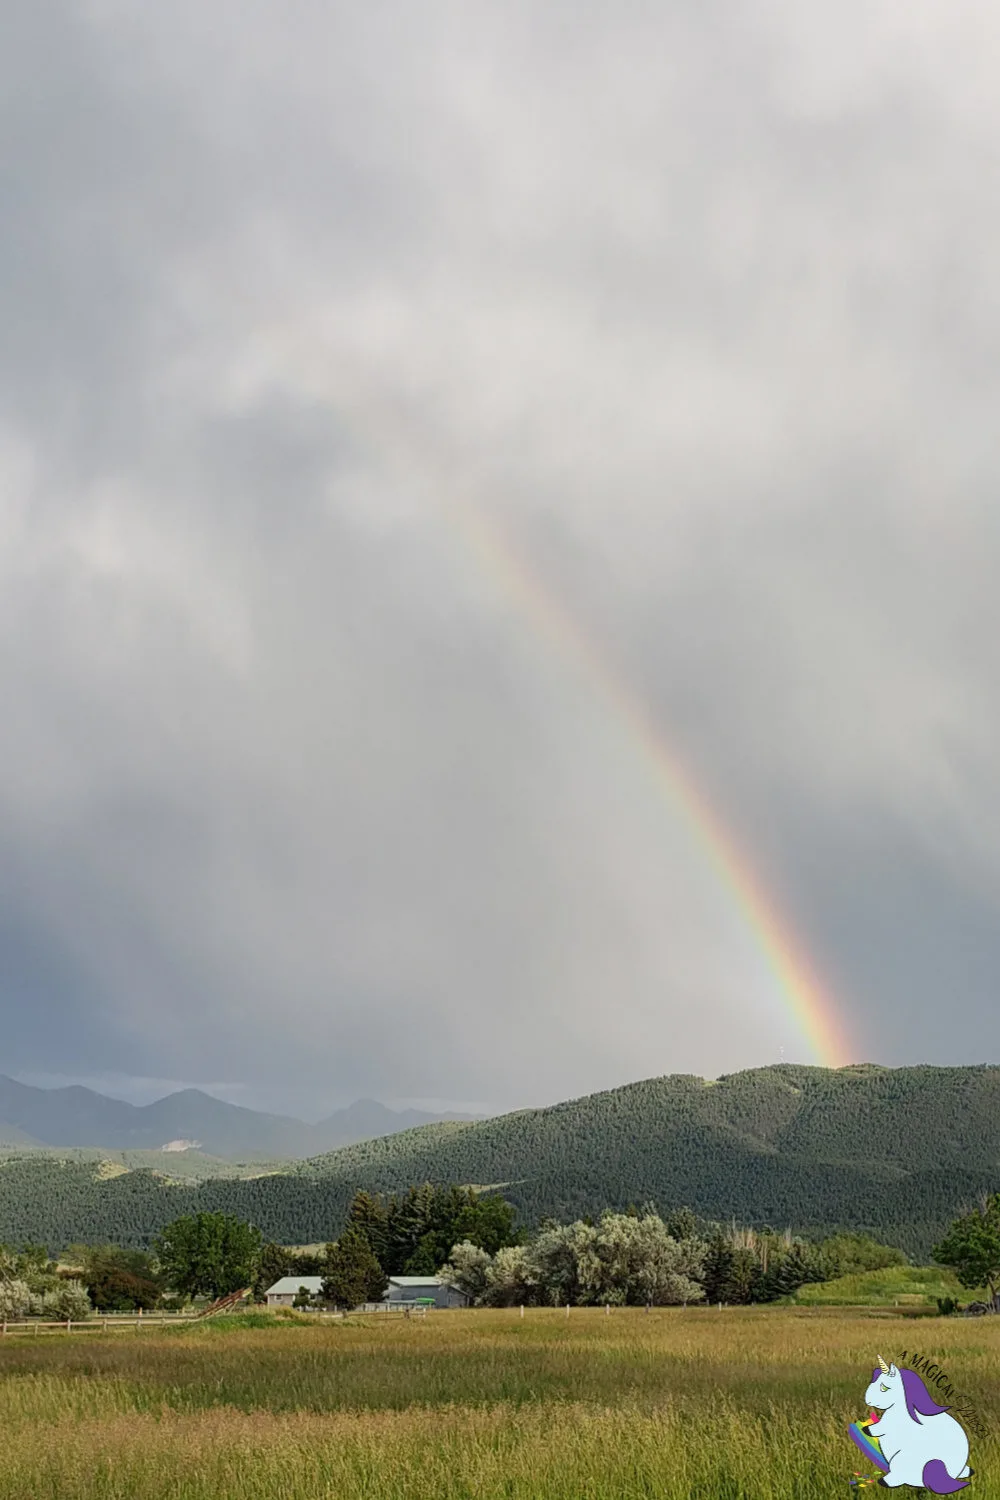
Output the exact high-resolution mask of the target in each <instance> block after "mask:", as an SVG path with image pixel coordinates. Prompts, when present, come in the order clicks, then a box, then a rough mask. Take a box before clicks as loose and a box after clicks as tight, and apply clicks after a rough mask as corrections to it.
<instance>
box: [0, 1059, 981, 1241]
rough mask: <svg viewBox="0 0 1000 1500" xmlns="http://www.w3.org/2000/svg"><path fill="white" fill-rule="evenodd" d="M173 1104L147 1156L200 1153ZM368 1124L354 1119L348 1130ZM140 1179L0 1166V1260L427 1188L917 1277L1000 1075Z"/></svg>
mask: <svg viewBox="0 0 1000 1500" xmlns="http://www.w3.org/2000/svg"><path fill="white" fill-rule="evenodd" d="M57 1092H59V1093H63V1094H64V1093H70V1092H73V1091H71V1090H60V1091H57ZM80 1092H83V1093H86V1091H80ZM45 1097H49V1096H48V1095H46V1096H45ZM91 1097H92V1098H93V1097H99V1096H91ZM184 1097H185V1096H183V1095H181V1096H178V1095H174V1096H173V1099H172V1100H162V1101H160V1105H152V1106H150V1107H149V1108H150V1109H151V1110H153V1111H156V1110H158V1109H161V1107H162V1106H165V1105H168V1104H169V1105H172V1106H173V1107H174V1108H175V1109H176V1110H177V1111H178V1112H177V1113H175V1114H172V1115H165V1114H162V1113H161V1114H159V1115H154V1118H155V1119H156V1120H157V1122H158V1124H157V1139H158V1141H159V1144H160V1145H163V1144H164V1143H165V1142H166V1141H169V1140H172V1139H175V1138H178V1137H189V1138H194V1139H198V1140H202V1141H205V1140H206V1139H207V1138H208V1131H207V1130H205V1129H204V1128H203V1122H202V1120H201V1119H200V1118H199V1120H198V1121H197V1122H195V1123H194V1124H192V1122H191V1120H190V1117H189V1116H188V1115H187V1114H186V1113H184V1111H183V1109H182V1108H181V1107H180V1106H177V1105H176V1104H175V1101H176V1100H177V1099H178V1098H181V1099H182V1100H183V1099H184ZM199 1097H200V1098H201V1099H202V1100H205V1102H206V1105H212V1106H214V1107H215V1108H217V1109H219V1110H233V1113H234V1114H235V1115H237V1116H242V1115H244V1114H247V1115H251V1118H253V1116H252V1112H251V1111H242V1110H234V1109H233V1106H229V1105H220V1104H219V1102H218V1101H217V1100H206V1099H205V1096H204V1095H201V1096H198V1095H197V1094H196V1095H195V1098H199ZM102 1103H103V1104H107V1103H109V1101H107V1100H105V1101H102ZM119 1107H120V1108H123V1109H128V1106H119ZM0 1113H2V1110H0ZM344 1113H345V1114H347V1115H351V1111H345V1112H344ZM134 1115H138V1116H139V1117H140V1119H145V1118H147V1117H148V1111H143V1110H137V1111H134ZM133 1117H134V1116H133V1115H130V1116H127V1118H129V1119H132V1118H133ZM19 1118H20V1119H21V1120H24V1121H25V1122H26V1124H27V1123H28V1121H27V1117H26V1116H24V1115H22V1116H20V1117H19ZM256 1118H257V1119H261V1118H265V1119H266V1118H268V1117H261V1116H257V1117H256ZM334 1118H336V1117H334ZM383 1119H384V1116H381V1115H369V1116H366V1117H365V1122H364V1123H365V1127H366V1128H370V1126H371V1125H372V1124H377V1123H378V1122H380V1121H381V1120H383ZM396 1119H397V1121H398V1119H399V1117H398V1116H397V1117H396ZM280 1123H284V1124H286V1125H288V1126H292V1125H295V1124H296V1122H294V1121H288V1122H280ZM324 1123H326V1122H324ZM66 1128H67V1127H66V1126H63V1127H62V1129H63V1131H64V1132H65V1129H66ZM298 1128H300V1129H308V1127H301V1126H300V1127H298ZM315 1128H316V1129H317V1130H318V1129H320V1128H321V1127H319V1126H317V1127H315ZM95 1129H96V1126H93V1125H92V1126H91V1127H90V1128H89V1129H88V1132H87V1133H88V1134H89V1135H91V1136H92V1135H93V1132H94V1130H95ZM31 1133H32V1134H36V1132H35V1131H32V1132H31ZM291 1138H292V1137H291V1133H289V1136H288V1137H287V1141H288V1142H290V1141H291ZM216 1139H217V1145H216V1149H218V1140H219V1139H220V1138H216ZM223 1144H226V1145H230V1146H231V1144H232V1140H229V1141H226V1140H224V1139H223ZM263 1144H264V1143H263V1141H261V1145H262V1146H263ZM267 1152H268V1153H269V1154H271V1155H273V1154H274V1137H271V1138H270V1139H269V1142H268V1144H267ZM159 1159H160V1160H161V1161H162V1163H163V1165H162V1168H159V1167H158V1168H157V1171H156V1172H152V1171H149V1170H148V1169H146V1170H143V1169H142V1168H143V1167H145V1166H146V1164H147V1162H148V1158H143V1160H142V1161H141V1162H140V1161H139V1160H136V1159H132V1160H126V1161H125V1162H120V1163H119V1164H117V1165H116V1166H114V1167H112V1166H111V1165H110V1164H109V1163H104V1164H97V1163H95V1162H94V1161H92V1160H91V1161H83V1160H80V1159H69V1160H65V1161H53V1160H51V1159H50V1160H44V1159H39V1158H37V1157H36V1158H34V1159H32V1158H30V1157H28V1156H27V1155H26V1154H23V1153H22V1154H21V1155H20V1157H18V1155H17V1153H16V1152H10V1153H8V1159H7V1160H6V1161H0V1242H7V1243H20V1242H22V1241H31V1242H34V1243H45V1244H48V1245H49V1246H50V1248H53V1249H60V1248H62V1247H64V1246H66V1245H68V1244H72V1243H73V1242H75V1241H90V1242H92V1243H93V1242H99V1241H103V1240H113V1241H116V1242H118V1243H121V1244H131V1245H141V1244H147V1243H149V1241H150V1239H151V1237H152V1236H153V1235H154V1234H155V1233H156V1232H157V1231H158V1230H159V1229H161V1228H162V1227H163V1225H164V1224H167V1223H169V1222H170V1220H171V1219H172V1218H174V1217H176V1216H177V1215H178V1214H182V1213H192V1212H196V1211H198V1210H200V1209H222V1210H224V1211H225V1212H227V1213H234V1214H238V1215H239V1216H240V1217H242V1218H245V1219H247V1220H250V1221H251V1222H253V1223H255V1224H257V1225H258V1226H259V1228H260V1229H261V1230H262V1231H263V1233H264V1234H265V1235H266V1236H267V1237H269V1238H272V1239H275V1240H279V1241H281V1242H282V1243H284V1244H290V1245H294V1244H309V1243H313V1242H316V1241H320V1240H328V1239H330V1238H332V1237H334V1236H335V1235H337V1234H338V1233H339V1232H340V1229H341V1227H342V1225H343V1223H344V1217H345V1214H346V1211H347V1206H348V1204H349V1202H350V1200H351V1197H352V1196H353V1194H354V1192H355V1191H356V1190H357V1189H358V1188H359V1187H363V1188H367V1189H369V1190H372V1191H382V1192H393V1191H398V1190H401V1189H405V1188H406V1187H407V1186H408V1185H409V1184H411V1183H421V1182H426V1181H434V1182H455V1183H464V1184H470V1185H475V1186H480V1187H484V1188H490V1187H492V1188H499V1189H501V1190H502V1191H503V1193H504V1196H505V1197H507V1198H509V1199H510V1200H511V1201H512V1202H513V1203H514V1204H515V1205H516V1207H517V1209H518V1211H519V1213H520V1215H521V1218H522V1221H523V1222H524V1223H526V1224H528V1225H533V1224H537V1223H539V1222H540V1221H541V1220H542V1219H544V1218H545V1217H548V1216H552V1217H554V1218H559V1219H563V1220H565V1219H570V1218H576V1217H578V1216H584V1215H594V1214H599V1213H600V1212H601V1210H602V1209H604V1208H615V1209H626V1208H627V1207H628V1206H629V1205H630V1204H634V1205H635V1206H636V1207H637V1208H638V1207H641V1206H642V1205H643V1204H644V1203H646V1202H652V1203H655V1204H656V1205H657V1206H658V1207H659V1208H660V1209H661V1210H662V1211H668V1210H670V1209H673V1208H677V1207H680V1206H681V1205H687V1206H688V1207H690V1208H692V1209H693V1210H694V1211H695V1213H697V1214H699V1215H701V1216H703V1217H704V1218H709V1219H719V1220H729V1219H731V1218H735V1219H737V1220H738V1221H739V1222H741V1223H743V1224H756V1225H758V1226H763V1225H766V1224H770V1225H772V1226H774V1227H775V1228H778V1229H783V1228H785V1227H786V1226H791V1227H792V1228H793V1229H796V1230H800V1231H805V1232H810V1233H826V1232H829V1231H830V1230H834V1229H839V1228H842V1229H855V1230H863V1231H867V1232H870V1233H874V1234H876V1235H877V1236H878V1237H880V1238H881V1239H883V1240H885V1241H887V1242H888V1243H890V1244H896V1245H900V1246H901V1247H902V1248H903V1249H905V1250H907V1251H909V1252H910V1253H911V1254H913V1255H915V1256H920V1257H926V1256H927V1255H928V1254H929V1251H930V1248H931V1246H932V1245H933V1244H934V1243H935V1242H936V1241H937V1240H938V1239H939V1238H940V1236H941V1234H942V1232H943V1230H944V1229H945V1227H946V1226H947V1224H948V1223H949V1221H950V1220H951V1219H952V1218H954V1217H955V1216H956V1215H957V1214H959V1213H961V1212H964V1211H966V1209H967V1208H969V1207H970V1206H972V1205H974V1204H975V1202H976V1200H977V1198H978V1197H979V1195H980V1194H981V1193H983V1192H987V1191H997V1190H1000V1067H995V1066H985V1065H984V1066H980V1067H962V1068H933V1067H915V1068H882V1067H876V1066H874V1065H859V1066H856V1067H849V1068H839V1069H830V1068H811V1067H800V1066H796V1065H792V1064H782V1065H779V1066H776V1067H770V1068H757V1069H753V1070H751V1071H747V1072H743V1073H733V1074H730V1075H728V1076H726V1077H722V1078H719V1079H717V1080H714V1081H713V1080H705V1079H702V1078H695V1077H692V1076H690V1075H686V1074H674V1075H671V1076H669V1077H665V1078H651V1079H647V1080H646V1081H645V1082H642V1083H634V1084H629V1085H628V1086H626V1087H624V1088H619V1089H613V1090H610V1091H609V1092H606V1093H601V1094H590V1095H588V1096H586V1097H585V1098H582V1099H573V1100H570V1101H569V1102H567V1103H565V1104H557V1105H553V1106H552V1107H550V1108H548V1109H529V1110H519V1111H517V1112H516V1113H513V1114H508V1115H501V1116H499V1117H497V1118H495V1119H490V1120H477V1121H472V1122H458V1121H453V1122H450V1123H437V1124H428V1125H423V1126H422V1127H420V1128H418V1129H411V1130H405V1131H403V1132H401V1133H394V1134H391V1135H383V1136H381V1137H379V1138H371V1139H368V1140H365V1141H363V1142H360V1143H357V1144H353V1145H349V1146H344V1147H341V1148H339V1149H337V1150H334V1151H332V1152H329V1153H326V1154H322V1155H318V1156H316V1157H314V1158H313V1159H311V1160H308V1161H298V1162H294V1163H287V1164H286V1165H284V1166H281V1165H280V1164H279V1166H278V1169H277V1170H275V1169H274V1167H273V1166H272V1168H271V1169H269V1170H267V1169H264V1168H260V1169H256V1170H252V1171H250V1170H248V1171H244V1172H242V1173H241V1174H239V1176H237V1174H235V1173H233V1172H229V1173H227V1174H225V1175H224V1174H222V1173H220V1172H218V1169H217V1168H216V1169H215V1171H213V1175H212V1177H211V1178H210V1179H208V1180H201V1181H198V1180H197V1179H196V1178H195V1176H194V1174H193V1173H191V1174H190V1176H189V1181H188V1182H187V1183H186V1184H183V1185H181V1184H178V1183H177V1181H176V1178H177V1176H178V1175H179V1174H178V1173H177V1171H176V1165H177V1164H178V1163H179V1162H184V1161H185V1160H186V1153H170V1152H163V1153H161V1155H160V1158H159ZM192 1165H193V1163H192ZM129 1168H131V1169H129Z"/></svg>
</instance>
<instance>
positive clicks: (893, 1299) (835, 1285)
mask: <svg viewBox="0 0 1000 1500" xmlns="http://www.w3.org/2000/svg"><path fill="white" fill-rule="evenodd" d="M939 1297H940V1298H944V1297H951V1298H952V1299H953V1300H954V1301H956V1302H960V1303H961V1304H962V1306H963V1307H964V1306H965V1305H966V1304H967V1303H969V1302H985V1301H986V1300H987V1299H988V1297H989V1293H988V1292H987V1291H986V1290H985V1288H984V1289H982V1290H980V1291H978V1292H970V1291H967V1290H966V1289H965V1288H964V1287H963V1286H962V1285H961V1284H960V1283H959V1280H958V1278H957V1276H955V1275H954V1274H953V1273H952V1272H951V1271H948V1270H946V1269H945V1268H944V1267H941V1266H886V1268H885V1269H884V1270H881V1271H864V1272H859V1273H858V1274H857V1275H854V1276H838V1278H837V1279H836V1281H821V1282H817V1283H814V1284H813V1285H812V1286H802V1287H799V1289H798V1291H797V1292H796V1293H795V1295H794V1296H793V1297H791V1298H790V1299H789V1300H790V1301H791V1302H792V1303H793V1304H794V1305H795V1306H797V1307H857V1306H860V1305H865V1306H868V1307H894V1306H899V1307H933V1308H936V1307H937V1302H938V1298H939Z"/></svg>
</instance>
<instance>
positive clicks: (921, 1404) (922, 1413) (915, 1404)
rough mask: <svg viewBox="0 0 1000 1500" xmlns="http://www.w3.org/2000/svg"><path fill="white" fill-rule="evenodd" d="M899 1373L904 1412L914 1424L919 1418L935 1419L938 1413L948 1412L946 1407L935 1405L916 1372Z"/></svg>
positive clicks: (905, 1371)
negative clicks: (903, 1398) (901, 1383)
mask: <svg viewBox="0 0 1000 1500" xmlns="http://www.w3.org/2000/svg"><path fill="white" fill-rule="evenodd" d="M899 1373H900V1375H901V1376H902V1379H903V1394H904V1396H905V1397H906V1412H907V1415H908V1416H909V1417H911V1418H912V1419H913V1421H914V1422H916V1421H919V1419H920V1418H921V1417H936V1416H937V1415H938V1413H939V1412H942V1411H947V1410H948V1407H947V1406H939V1405H938V1404H937V1402H936V1401H935V1400H934V1397H933V1396H932V1395H931V1393H930V1391H929V1390H928V1389H927V1387H926V1386H925V1385H924V1382H923V1381H922V1380H921V1378H920V1376H919V1375H918V1374H917V1372H916V1370H900V1372H899Z"/></svg>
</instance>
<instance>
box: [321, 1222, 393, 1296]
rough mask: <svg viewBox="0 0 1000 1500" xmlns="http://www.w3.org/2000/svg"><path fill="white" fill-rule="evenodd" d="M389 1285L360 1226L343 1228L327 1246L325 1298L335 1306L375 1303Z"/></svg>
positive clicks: (324, 1282)
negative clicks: (332, 1242)
mask: <svg viewBox="0 0 1000 1500" xmlns="http://www.w3.org/2000/svg"><path fill="white" fill-rule="evenodd" d="M388 1285H389V1282H388V1278H387V1277H386V1274H385V1272H384V1271H383V1270H382V1267H381V1266H380V1265H379V1263H378V1261H377V1260H376V1259H375V1256H374V1255H373V1254H372V1249H371V1246H370V1245H369V1243H368V1240H367V1238H366V1236H365V1235H364V1234H362V1232H361V1230H360V1229H354V1228H351V1229H345V1230H344V1233H343V1234H342V1235H341V1236H340V1239H339V1240H337V1241H336V1243H335V1244H332V1245H328V1246H327V1254H326V1271H325V1274H324V1278H323V1300H324V1301H326V1302H332V1303H333V1304H334V1306H335V1307H347V1308H352V1307H358V1306H360V1305H361V1303H363V1302H378V1301H379V1300H380V1299H381V1298H382V1297H383V1296H384V1295H385V1290H386V1287H387V1286H388Z"/></svg>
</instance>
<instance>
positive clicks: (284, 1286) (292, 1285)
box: [264, 1276, 323, 1297]
mask: <svg viewBox="0 0 1000 1500" xmlns="http://www.w3.org/2000/svg"><path fill="white" fill-rule="evenodd" d="M322 1285H323V1278H322V1276H282V1278H281V1280H280V1281H276V1282H275V1283H274V1286H269V1287H268V1289H267V1291H266V1292H265V1293H264V1295H265V1297H270V1296H271V1295H272V1294H273V1295H274V1296H278V1297H294V1296H295V1293H296V1292H297V1291H298V1289H299V1287H300V1286H304V1287H305V1289H306V1291H307V1292H309V1293H310V1294H311V1295H312V1296H315V1295H316V1293H317V1292H318V1291H319V1290H320V1288H321V1287H322Z"/></svg>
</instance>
